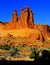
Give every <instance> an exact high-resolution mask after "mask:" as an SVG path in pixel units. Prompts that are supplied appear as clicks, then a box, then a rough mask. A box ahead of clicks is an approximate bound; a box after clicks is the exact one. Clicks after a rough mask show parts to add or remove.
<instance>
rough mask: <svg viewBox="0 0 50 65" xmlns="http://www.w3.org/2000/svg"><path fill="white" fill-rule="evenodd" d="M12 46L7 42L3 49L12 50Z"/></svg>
mask: <svg viewBox="0 0 50 65" xmlns="http://www.w3.org/2000/svg"><path fill="white" fill-rule="evenodd" d="M10 48H11V47H10V46H9V45H8V44H5V45H4V46H3V49H5V50H10Z"/></svg>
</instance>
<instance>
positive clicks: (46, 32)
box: [0, 6, 50, 40]
mask: <svg viewBox="0 0 50 65" xmlns="http://www.w3.org/2000/svg"><path fill="white" fill-rule="evenodd" d="M23 29H24V30H23ZM25 29H27V31H28V33H29V31H30V30H28V29H31V30H33V32H36V31H37V32H36V33H35V34H34V33H33V32H31V33H30V35H29V36H28V37H30V38H34V40H37V39H38V40H43V37H50V26H48V25H42V24H34V18H33V13H32V10H30V9H29V8H28V7H27V6H25V7H24V8H23V9H22V8H21V9H20V16H18V14H17V11H16V10H14V12H13V13H12V16H11V18H10V22H4V23H3V22H0V30H8V31H7V32H6V34H7V33H8V32H9V33H12V32H10V30H16V32H17V33H16V34H15V35H17V34H19V35H20V34H21V33H24V32H26V33H24V34H23V35H25V36H27V35H28V34H27V31H26V30H25ZM18 30H20V31H21V30H23V31H22V32H20V33H19V32H18ZM4 33H5V32H4ZM4 33H3V34H4ZM14 33H15V32H14V31H13V33H12V34H14Z"/></svg>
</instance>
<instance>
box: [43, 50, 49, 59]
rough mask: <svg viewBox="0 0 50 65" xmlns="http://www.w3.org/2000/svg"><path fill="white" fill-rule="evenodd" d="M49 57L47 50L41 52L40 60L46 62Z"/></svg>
mask: <svg viewBox="0 0 50 65" xmlns="http://www.w3.org/2000/svg"><path fill="white" fill-rule="evenodd" d="M49 57H50V52H49V51H48V50H43V51H42V59H44V60H46V59H49Z"/></svg>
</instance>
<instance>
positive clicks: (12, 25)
mask: <svg viewBox="0 0 50 65" xmlns="http://www.w3.org/2000/svg"><path fill="white" fill-rule="evenodd" d="M17 22H18V15H17V11H16V10H14V12H13V14H12V16H11V19H10V22H9V25H10V29H15V28H16V24H17Z"/></svg>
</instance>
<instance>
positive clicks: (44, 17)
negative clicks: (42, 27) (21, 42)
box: [0, 0, 50, 25]
mask: <svg viewBox="0 0 50 65" xmlns="http://www.w3.org/2000/svg"><path fill="white" fill-rule="evenodd" d="M24 6H28V7H29V8H30V9H31V10H32V11H33V14H34V16H33V18H34V23H35V24H48V25H50V0H0V21H3V22H9V21H10V17H11V15H12V13H13V11H14V9H16V10H17V12H18V16H19V15H20V8H24Z"/></svg>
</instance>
